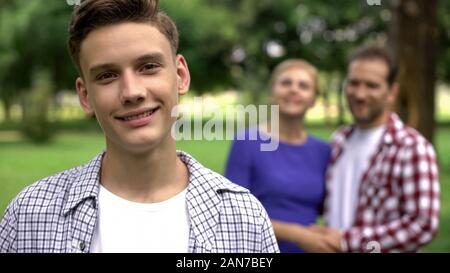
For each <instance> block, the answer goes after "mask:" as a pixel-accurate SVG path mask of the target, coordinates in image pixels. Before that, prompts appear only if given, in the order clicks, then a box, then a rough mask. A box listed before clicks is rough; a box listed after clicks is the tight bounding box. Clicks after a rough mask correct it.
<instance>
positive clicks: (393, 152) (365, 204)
mask: <svg viewBox="0 0 450 273" xmlns="http://www.w3.org/2000/svg"><path fill="white" fill-rule="evenodd" d="M395 78H396V68H395V65H394V63H393V61H392V59H391V58H390V56H389V54H388V53H387V52H386V51H385V50H384V49H381V48H377V47H365V48H361V49H359V50H358V51H357V52H356V53H355V54H354V55H353V56H352V58H351V59H350V63H349V66H348V75H347V82H346V97H347V102H348V105H349V107H350V111H351V113H352V116H353V119H354V121H355V124H353V125H350V126H344V127H343V128H341V129H340V130H338V131H337V132H336V133H335V134H334V136H333V140H332V159H331V163H330V165H329V168H328V174H327V191H328V196H327V198H326V201H325V218H326V221H327V224H328V226H329V227H331V228H330V229H327V228H323V227H317V226H316V227H314V228H313V229H315V230H316V231H317V232H320V233H322V234H323V235H324V237H323V239H324V240H325V241H326V242H327V244H328V247H329V249H326V250H324V251H328V250H330V251H331V250H333V251H343V252H413V251H417V250H418V249H419V247H420V246H422V245H424V244H427V243H429V242H430V241H431V240H432V239H433V237H434V236H435V234H436V232H437V229H438V225H439V208H440V200H439V195H440V193H439V180H438V168H437V163H436V155H435V151H434V149H433V146H432V145H431V144H430V143H429V142H428V141H427V140H426V139H425V138H424V137H423V136H421V135H420V134H419V133H418V132H417V131H416V130H414V129H413V128H410V127H408V126H406V125H405V124H403V122H402V121H401V120H400V119H399V118H398V116H397V115H396V114H395V113H392V112H391V110H390V109H391V106H392V105H393V103H394V101H395V97H396V95H397V93H398V89H399V88H398V84H397V83H396V82H395Z"/></svg>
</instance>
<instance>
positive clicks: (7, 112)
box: [2, 98, 11, 122]
mask: <svg viewBox="0 0 450 273" xmlns="http://www.w3.org/2000/svg"><path fill="white" fill-rule="evenodd" d="M2 102H3V114H4V115H3V117H4V120H3V121H4V122H9V121H11V101H10V100H9V99H8V98H3V99H2Z"/></svg>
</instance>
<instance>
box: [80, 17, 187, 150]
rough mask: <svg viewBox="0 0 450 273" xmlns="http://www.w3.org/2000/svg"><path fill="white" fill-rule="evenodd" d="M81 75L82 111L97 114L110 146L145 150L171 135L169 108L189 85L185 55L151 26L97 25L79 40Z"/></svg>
mask: <svg viewBox="0 0 450 273" xmlns="http://www.w3.org/2000/svg"><path fill="white" fill-rule="evenodd" d="M80 65H81V70H82V74H83V78H78V79H77V81H76V86H77V92H78V96H79V99H80V102H81V105H82V107H83V109H84V111H85V112H86V113H88V114H95V116H96V117H97V120H98V122H99V123H100V126H101V127H102V129H103V131H104V133H105V135H106V141H107V145H108V147H110V146H115V147H117V148H119V149H121V150H127V151H130V152H134V153H143V152H146V151H148V150H149V149H152V148H154V147H156V146H157V145H158V144H160V143H161V142H162V141H164V140H167V138H169V137H171V136H170V129H171V126H172V125H173V123H174V122H175V120H176V118H175V117H171V111H172V109H173V107H174V106H176V105H177V104H178V95H183V94H185V93H186V92H187V90H188V88H189V83H190V76H189V70H188V67H187V63H186V61H185V59H184V58H183V57H182V56H181V55H178V56H174V55H173V53H172V49H171V47H170V43H169V41H168V40H167V38H166V37H165V36H164V35H163V34H162V33H161V32H159V30H158V29H157V28H155V27H153V26H151V25H149V24H143V23H121V24H116V25H111V26H105V27H101V28H98V29H96V30H94V31H92V32H91V33H89V35H88V36H87V37H86V39H85V40H84V41H83V42H82V44H81V53H80Z"/></svg>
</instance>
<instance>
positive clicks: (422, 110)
mask: <svg viewBox="0 0 450 273" xmlns="http://www.w3.org/2000/svg"><path fill="white" fill-rule="evenodd" d="M161 2H162V3H161V5H162V9H163V10H164V11H166V12H167V13H168V14H169V15H170V16H171V17H172V18H173V19H174V20H175V21H176V23H177V25H178V27H179V31H180V50H179V52H180V53H181V54H183V55H184V56H185V57H186V58H187V60H188V64H189V68H190V72H191V76H192V85H191V90H190V92H189V93H188V95H186V96H184V97H182V98H181V103H182V105H183V106H184V108H183V109H187V110H186V111H187V112H188V113H187V114H189V112H191V113H192V112H194V111H197V112H198V111H203V112H204V113H208V112H209V113H211V112H217V111H219V112H220V111H221V112H223V113H224V115H226V112H227V111H228V109H230V106H233V105H237V104H240V105H248V104H256V105H258V104H264V103H265V101H266V97H267V92H268V90H267V82H268V78H269V75H270V71H271V69H272V68H273V67H274V66H275V65H276V64H277V63H279V62H280V61H282V60H284V59H286V58H293V57H294V58H304V59H306V60H308V61H309V62H311V63H313V64H314V65H316V66H317V67H318V68H319V70H320V91H321V97H320V98H319V100H318V102H317V103H316V106H315V108H314V109H312V110H311V111H310V112H309V113H308V116H307V128H308V129H309V131H310V133H312V134H314V135H317V136H319V137H320V138H322V139H324V140H329V138H330V136H331V134H332V132H333V131H334V130H335V129H336V128H338V126H340V125H341V124H344V123H348V122H351V119H350V115H349V113H348V110H347V108H346V105H345V100H344V99H343V95H342V92H343V89H342V84H343V81H344V77H345V71H346V60H347V57H348V54H349V53H350V52H351V51H352V50H353V49H355V48H356V47H358V46H360V45H363V44H367V43H376V44H380V45H385V46H387V47H388V48H389V49H390V51H391V52H392V54H393V55H394V56H395V58H396V59H397V61H398V63H399V66H400V75H399V81H400V84H401V91H400V95H399V98H398V103H397V105H396V108H395V110H396V112H397V113H399V114H400V116H401V117H402V119H403V120H404V121H406V122H407V123H408V124H409V125H411V126H413V127H414V128H416V129H417V130H419V131H420V132H421V133H422V134H423V135H425V136H426V137H427V138H428V139H429V140H430V141H432V142H433V144H434V145H435V147H436V150H437V152H438V157H439V168H440V172H439V175H440V183H441V190H442V196H441V198H442V210H441V220H440V227H439V234H438V236H437V237H436V238H435V240H434V241H433V242H432V243H431V244H429V245H427V246H426V247H424V248H423V249H422V250H421V251H423V252H450V185H449V183H450V86H449V83H450V16H448V15H449V14H450V1H446V0H390V1H389V0H276V1H275V0H162V1H161ZM76 3H77V0H32V1H30V0H14V1H8V0H0V215H2V214H3V211H4V209H5V208H6V206H7V204H8V203H9V202H10V201H11V200H12V198H13V197H14V196H15V195H16V194H17V193H18V192H19V191H20V190H22V189H23V188H24V187H25V186H27V185H29V184H31V183H32V182H34V181H36V180H38V179H40V178H43V177H45V176H48V175H51V174H54V173H56V172H59V171H62V170H64V169H67V168H71V167H74V166H77V165H80V164H84V163H86V162H88V161H89V160H90V159H91V158H92V157H94V156H95V155H96V154H97V153H98V152H100V151H101V150H102V149H103V148H104V145H105V144H104V138H103V136H102V134H101V131H100V129H99V126H98V125H97V123H96V122H95V120H93V119H89V118H86V117H85V116H84V114H83V112H82V111H81V108H80V107H79V104H78V99H77V97H76V92H75V90H74V82H75V79H76V76H77V74H76V71H75V69H74V66H73V64H72V63H71V60H70V57H69V54H68V51H67V47H66V39H67V27H68V21H69V18H70V14H71V11H72V9H73V5H74V4H76ZM196 97H201V98H202V101H203V104H202V105H201V107H198V105H195V104H194V102H195V98H196ZM187 116H188V115H187ZM226 116H227V117H228V116H229V115H226ZM208 118H211V117H209V116H208V115H204V116H203V119H205V120H207V119H208ZM177 146H178V148H179V149H183V150H185V151H187V152H189V153H191V154H192V155H193V156H194V157H196V158H197V159H198V160H199V161H200V162H202V163H203V164H204V165H205V166H207V167H209V168H211V169H213V170H215V171H217V172H219V173H223V171H224V166H225V161H226V158H227V155H228V150H229V146H230V141H229V140H214V141H206V140H182V141H179V142H178V144H177Z"/></svg>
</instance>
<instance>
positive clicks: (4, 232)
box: [0, 202, 17, 253]
mask: <svg viewBox="0 0 450 273" xmlns="http://www.w3.org/2000/svg"><path fill="white" fill-rule="evenodd" d="M14 206H15V202H13V203H11V204H10V205H9V206H8V208H7V209H6V211H5V215H4V216H3V219H2V221H1V223H0V253H6V252H16V251H15V247H14V243H15V238H16V234H17V229H16V223H17V220H16V216H15V213H14V211H13V208H14Z"/></svg>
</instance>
